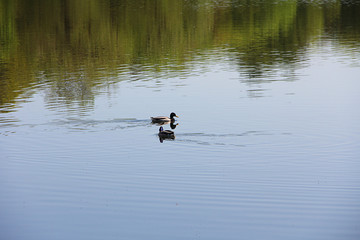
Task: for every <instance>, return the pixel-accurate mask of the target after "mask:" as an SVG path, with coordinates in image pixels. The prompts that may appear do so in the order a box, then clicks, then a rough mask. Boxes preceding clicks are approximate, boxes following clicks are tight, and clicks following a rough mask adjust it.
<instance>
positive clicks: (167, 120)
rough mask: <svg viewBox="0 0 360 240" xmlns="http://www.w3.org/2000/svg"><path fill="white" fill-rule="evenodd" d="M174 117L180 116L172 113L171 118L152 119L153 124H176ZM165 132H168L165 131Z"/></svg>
mask: <svg viewBox="0 0 360 240" xmlns="http://www.w3.org/2000/svg"><path fill="white" fill-rule="evenodd" d="M174 117H178V116H177V115H176V114H175V113H174V112H172V113H171V114H170V117H164V116H159V117H151V122H152V123H160V124H164V123H169V122H174V121H175V119H174ZM165 131H168V130H165Z"/></svg>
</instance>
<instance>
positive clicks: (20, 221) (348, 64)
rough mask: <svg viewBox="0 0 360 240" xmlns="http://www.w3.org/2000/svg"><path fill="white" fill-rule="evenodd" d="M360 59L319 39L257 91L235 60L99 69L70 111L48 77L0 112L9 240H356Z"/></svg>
mask: <svg viewBox="0 0 360 240" xmlns="http://www.w3.org/2000/svg"><path fill="white" fill-rule="evenodd" d="M359 49H360V48H359V45H357V47H355V48H350V49H348V48H342V47H339V43H338V42H337V41H335V40H333V39H331V38H330V39H327V38H326V39H325V40H324V39H318V40H315V41H314V42H313V43H312V44H310V45H309V46H308V47H307V48H306V49H304V53H303V55H302V56H301V58H299V59H297V61H296V62H295V63H294V65H295V67H294V68H293V69H291V71H289V69H288V67H287V66H282V65H281V64H279V65H274V66H268V68H269V71H267V72H265V74H264V75H263V76H262V79H259V78H257V79H256V81H254V82H252V81H251V78H249V75H248V73H247V71H245V69H242V68H239V66H238V65H237V64H234V62H236V61H237V60H238V59H237V56H236V55H233V54H231V52H232V49H227V48H219V49H215V50H212V51H204V52H202V53H201V55H199V56H198V57H197V58H194V59H193V60H191V61H190V62H188V63H187V64H188V66H186V67H185V68H184V70H181V71H178V72H176V71H175V73H173V72H172V71H171V70H169V72H168V73H163V74H159V75H158V76H156V75H153V74H150V73H148V72H147V71H146V70H145V71H143V72H140V73H138V76H133V75H132V76H130V75H131V73H130V72H127V71H124V69H127V68H128V66H126V65H124V66H119V72H116V71H115V72H112V73H111V76H112V77H111V78H109V77H108V76H109V75H108V73H106V76H105V74H104V70H103V69H102V68H99V69H95V71H96V74H97V75H98V76H100V77H101V76H102V74H104V78H106V81H104V82H99V83H98V85H97V87H96V88H95V89H94V90H93V91H94V92H93V96H94V98H93V99H90V100H89V99H85V100H82V101H79V100H76V101H72V102H68V100H67V99H65V98H62V97H60V96H54V95H52V92H51V91H50V90H49V89H51V88H52V87H53V82H52V81H50V80H48V79H46V77H44V79H41V81H40V80H39V82H38V83H36V84H34V85H33V86H30V87H28V88H27V89H26V90H25V91H24V93H23V94H21V95H20V96H19V97H17V99H16V102H15V103H13V104H12V105H9V106H2V110H3V111H2V112H1V113H0V151H1V155H0V164H1V165H0V166H1V167H0V195H1V197H0V236H1V239H27V240H31V239H37V240H39V239H53V240H55V239H87V240H89V239H302V240H303V239H317V240H318V239H326V240H329V239H359V238H360V221H359V219H360V161H359V159H360V127H359V122H360V111H359V108H358V104H359V103H360V94H359V93H360V81H359V76H360V64H359V62H360V50H359ZM146 67H148V68H151V67H152V66H145V69H146ZM81 77H82V76H79V78H81ZM132 78H136V80H134V79H132ZM74 91H75V90H74ZM5 110H7V111H5ZM172 111H174V112H176V113H177V115H179V118H178V119H177V123H178V125H177V126H176V128H175V129H174V130H173V131H174V132H175V136H176V138H175V140H166V141H164V142H163V143H161V142H160V141H159V138H158V135H157V132H158V128H159V127H158V126H157V125H153V124H151V122H150V117H151V116H158V115H166V116H167V115H169V114H170V112H172ZM164 128H165V129H170V127H169V125H165V126H164Z"/></svg>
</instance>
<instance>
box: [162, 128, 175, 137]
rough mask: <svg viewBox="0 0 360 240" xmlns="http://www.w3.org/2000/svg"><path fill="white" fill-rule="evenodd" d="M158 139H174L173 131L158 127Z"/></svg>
mask: <svg viewBox="0 0 360 240" xmlns="http://www.w3.org/2000/svg"><path fill="white" fill-rule="evenodd" d="M159 137H161V138H172V139H174V138H175V134H174V132H173V131H171V130H164V128H163V127H160V128H159Z"/></svg>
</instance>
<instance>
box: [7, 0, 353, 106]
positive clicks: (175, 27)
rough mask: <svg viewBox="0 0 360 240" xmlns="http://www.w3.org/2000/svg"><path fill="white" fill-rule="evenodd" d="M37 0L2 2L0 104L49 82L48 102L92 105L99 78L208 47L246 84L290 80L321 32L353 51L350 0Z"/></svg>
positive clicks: (117, 77) (166, 69) (188, 68)
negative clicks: (26, 90) (234, 69)
mask: <svg viewBox="0 0 360 240" xmlns="http://www.w3.org/2000/svg"><path fill="white" fill-rule="evenodd" d="M33 4H35V3H33V2H30V3H29V2H28V1H21V0H18V1H2V3H1V6H2V8H1V11H2V18H1V26H2V28H1V42H2V48H1V51H0V63H1V64H0V73H1V74H0V77H1V79H2V81H1V86H0V91H1V94H0V96H1V97H0V104H1V105H4V104H7V103H13V102H14V100H15V98H16V97H17V96H19V94H21V93H23V92H24V91H25V89H28V88H29V87H32V86H38V85H39V84H43V83H47V84H48V91H49V92H48V95H47V99H48V101H49V102H50V103H49V106H53V104H52V103H54V102H55V103H56V102H57V101H58V100H59V99H64V100H65V101H69V102H76V101H75V100H79V101H80V102H81V104H87V105H88V106H90V105H91V104H93V103H92V101H93V99H94V91H95V89H96V88H97V87H98V86H99V85H100V86H104V85H106V84H111V83H112V82H118V81H126V80H131V81H145V82H146V81H148V80H151V79H153V78H166V77H175V76H181V77H186V75H189V74H190V75H192V74H196V73H193V72H192V71H193V70H194V68H193V67H192V66H193V62H194V61H195V62H196V63H203V64H205V65H206V64H207V61H208V58H209V56H214V58H219V57H220V58H221V57H223V56H227V57H228V60H229V61H230V62H232V63H233V64H236V65H237V66H238V70H239V72H240V73H242V75H243V76H244V78H243V81H244V82H247V83H249V85H250V86H251V85H252V83H262V82H267V81H278V80H289V81H292V80H296V75H295V74H294V72H295V71H296V69H298V68H299V67H302V65H303V64H304V63H303V62H304V59H306V54H307V48H308V46H309V44H311V43H312V42H313V40H314V39H317V38H318V37H319V36H320V35H326V34H328V35H330V36H331V39H337V41H338V42H337V44H339V45H341V47H340V48H339V49H343V50H344V51H347V49H349V51H353V50H355V51H356V54H359V51H358V49H359V41H358V40H359V34H360V33H359V28H360V27H359V22H360V21H358V19H359V16H358V14H357V13H358V12H359V4H357V2H356V1H354V2H353V1H346V2H343V1H327V2H326V3H322V2H320V1H316V2H313V1H311V2H310V3H307V2H306V1H301V2H296V1H281V2H275V3H274V2H273V1H261V2H257V1H245V2H244V1H220V2H218V1H216V2H213V1H205V2H204V3H201V2H197V1H171V3H168V2H167V1H140V2H139V3H138V5H137V6H136V7H135V6H133V3H132V1H121V2H119V3H116V4H115V3H114V2H113V1H95V0H94V1H90V2H86V3H85V2H83V1H77V2H73V1H65V2H63V1H39V2H37V3H36V4H37V6H36V7H34V6H33ZM134 8H135V9H136V10H135V9H134ZM53 9H58V11H53ZM42 19H46V21H45V22H44V21H42ZM169 26H171V27H169ZM220 49H221V51H219V50H220ZM209 53H210V54H209ZM274 70H275V71H277V72H278V73H280V74H274ZM155 84H157V83H156V82H155ZM146 86H148V85H146ZM151 86H154V83H151ZM249 89H250V90H254V89H253V88H252V87H249ZM255 90H256V89H255Z"/></svg>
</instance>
